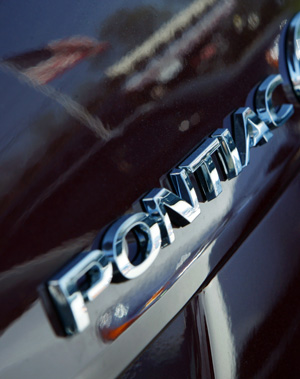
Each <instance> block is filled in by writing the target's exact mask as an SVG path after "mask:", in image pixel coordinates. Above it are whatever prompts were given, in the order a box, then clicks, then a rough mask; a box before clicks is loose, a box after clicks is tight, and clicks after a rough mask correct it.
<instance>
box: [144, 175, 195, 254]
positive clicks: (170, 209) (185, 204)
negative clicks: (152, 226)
mask: <svg viewBox="0 0 300 379" xmlns="http://www.w3.org/2000/svg"><path fill="white" fill-rule="evenodd" d="M170 179H171V181H172V183H173V186H174V188H175V191H176V193H177V195H176V194H174V193H173V192H171V191H169V190H167V189H165V188H155V189H153V190H152V191H150V192H149V193H148V194H147V196H146V197H144V198H143V200H142V201H143V204H144V206H145V208H146V211H147V212H149V213H150V214H153V215H155V214H157V215H159V216H160V221H158V224H159V227H160V232H161V237H162V247H165V246H167V245H170V244H171V243H172V242H173V241H174V239H175V236H174V231H173V228H172V225H171V221H170V218H171V219H172V222H173V223H175V224H177V225H179V226H184V225H186V224H187V223H191V222H192V221H194V220H195V218H196V217H197V216H198V215H199V214H200V206H199V201H198V198H197V195H196V191H195V189H194V187H193V185H192V183H191V180H190V178H189V177H188V175H187V173H186V171H185V170H184V169H174V170H173V171H172V172H171V174H170Z"/></svg>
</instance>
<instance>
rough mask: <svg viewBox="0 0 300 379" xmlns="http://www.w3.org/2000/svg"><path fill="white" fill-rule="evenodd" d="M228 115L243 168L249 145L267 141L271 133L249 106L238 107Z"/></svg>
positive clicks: (248, 153)
mask: <svg viewBox="0 0 300 379" xmlns="http://www.w3.org/2000/svg"><path fill="white" fill-rule="evenodd" d="M229 117H230V118H231V123H232V129H233V134H234V140H235V144H236V146H237V149H238V151H239V155H240V159H241V163H242V167H243V168H244V167H246V166H247V165H248V164H249V161H250V147H254V146H256V145H258V144H260V145H261V144H263V143H266V142H268V141H269V140H270V139H271V138H272V136H273V134H272V132H271V131H270V129H269V128H268V126H267V125H266V124H265V123H264V122H263V121H262V120H260V119H259V117H258V116H257V114H256V113H254V112H253V111H252V109H250V108H249V107H244V108H239V109H238V110H237V111H235V112H234V113H233V114H231V115H229Z"/></svg>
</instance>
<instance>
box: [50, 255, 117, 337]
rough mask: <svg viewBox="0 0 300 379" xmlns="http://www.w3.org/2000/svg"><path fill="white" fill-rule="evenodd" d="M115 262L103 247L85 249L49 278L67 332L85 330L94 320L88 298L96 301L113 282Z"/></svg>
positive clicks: (51, 292)
mask: <svg viewBox="0 0 300 379" xmlns="http://www.w3.org/2000/svg"><path fill="white" fill-rule="evenodd" d="M112 275H113V269H112V264H111V263H110V262H109V261H108V259H107V258H106V257H105V256H104V255H103V254H102V252H101V251H100V250H93V251H90V252H83V253H81V254H79V255H78V256H77V257H76V258H75V259H73V260H72V261H71V262H70V263H69V264H68V265H67V266H65V267H64V268H63V269H62V270H61V271H60V272H59V273H58V274H56V275H55V276H54V277H53V278H52V279H51V280H50V281H49V282H48V290H49V292H50V294H51V296H52V299H53V301H54V305H55V307H56V308H57V311H58V314H59V316H60V319H61V322H62V324H63V327H64V330H65V332H66V334H68V335H72V334H75V333H79V332H82V331H83V330H84V329H86V328H87V326H88V325H89V323H90V318H89V315H88V313H87V308H86V305H85V302H88V301H93V300H94V299H95V298H96V297H97V296H98V295H99V294H100V293H101V292H102V291H103V290H104V289H105V288H106V287H107V286H108V285H109V284H110V282H111V280H112Z"/></svg>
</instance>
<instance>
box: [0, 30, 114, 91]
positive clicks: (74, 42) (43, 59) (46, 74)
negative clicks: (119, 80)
mask: <svg viewBox="0 0 300 379" xmlns="http://www.w3.org/2000/svg"><path fill="white" fill-rule="evenodd" d="M107 47H108V44H107V43H99V42H97V41H95V40H93V39H91V38H89V37H80V36H78V37H70V38H65V39H61V40H58V41H53V42H50V43H49V44H48V45H47V46H45V47H44V48H42V49H38V50H33V51H29V52H26V53H24V54H20V55H17V56H14V57H11V58H8V59H6V60H4V62H5V63H8V64H10V65H12V66H13V67H14V68H15V69H17V70H19V71H21V72H22V73H23V74H24V75H26V76H27V77H28V78H29V79H31V80H33V81H34V82H36V83H37V84H46V83H49V82H50V81H51V80H53V79H55V78H56V77H57V76H59V75H62V74H63V73H64V72H65V71H67V70H70V69H71V68H72V67H74V66H75V65H76V64H77V63H79V62H80V61H82V60H83V59H85V58H88V57H90V56H92V55H96V54H101V53H102V52H103V51H105V50H106V49H107Z"/></svg>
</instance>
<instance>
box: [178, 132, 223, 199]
mask: <svg viewBox="0 0 300 379" xmlns="http://www.w3.org/2000/svg"><path fill="white" fill-rule="evenodd" d="M219 148H220V143H219V140H218V139H217V138H208V139H207V140H206V141H204V142H203V143H202V144H201V145H200V146H199V147H198V148H197V149H196V150H195V151H194V152H193V153H192V154H191V155H190V156H189V157H188V158H187V159H185V160H184V161H183V162H182V163H181V164H180V165H179V168H184V169H185V170H187V172H188V173H189V174H194V173H196V175H197V176H198V178H199V181H200V186H201V188H202V191H203V193H204V196H205V198H206V199H207V200H212V199H214V198H215V197H217V196H218V195H219V194H220V193H221V192H222V186H221V182H220V177H219V174H218V171H217V169H216V166H215V164H214V161H213V160H212V157H211V155H212V154H213V153H215V152H216V151H217V150H218V149H219Z"/></svg>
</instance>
